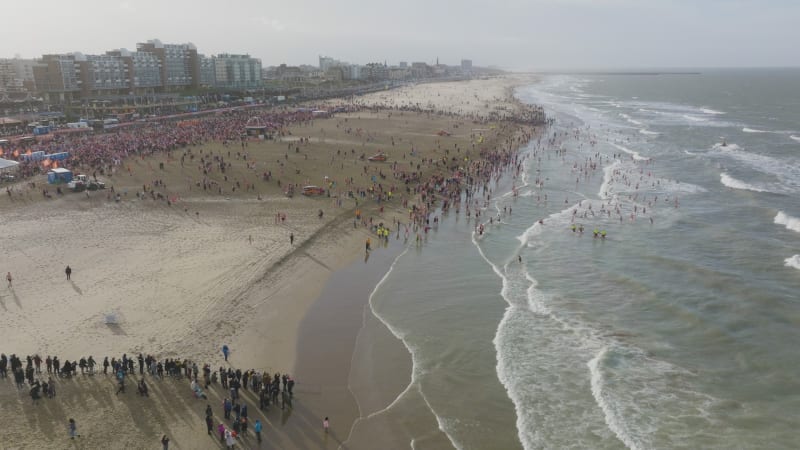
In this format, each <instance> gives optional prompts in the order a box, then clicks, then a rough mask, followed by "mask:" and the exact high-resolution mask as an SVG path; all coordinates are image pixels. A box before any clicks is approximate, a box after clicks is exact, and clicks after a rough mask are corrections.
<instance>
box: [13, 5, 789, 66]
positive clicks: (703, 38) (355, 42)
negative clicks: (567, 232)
mask: <svg viewBox="0 0 800 450" xmlns="http://www.w3.org/2000/svg"><path fill="white" fill-rule="evenodd" d="M3 15H4V17H6V18H8V19H9V20H6V21H5V22H4V24H3V26H2V28H0V57H2V58H12V57H14V56H15V55H19V56H21V57H22V58H39V57H41V56H42V55H43V54H46V53H69V52H82V53H87V54H102V53H103V52H105V51H107V50H109V49H113V48H127V49H129V50H133V49H134V48H132V47H134V46H135V43H136V42H141V41H143V40H148V39H160V40H162V41H164V42H175V43H187V42H191V43H193V44H194V45H196V46H197V48H198V50H199V51H200V52H202V53H204V54H217V53H225V52H235V53H246V54H249V55H251V56H253V57H254V58H259V59H261V61H262V63H263V65H264V66H265V67H266V66H271V65H278V64H281V63H286V64H288V65H300V64H309V65H314V64H316V61H317V58H318V56H319V55H329V56H332V57H334V58H337V59H340V60H343V61H349V62H352V63H356V64H365V63H369V62H383V61H387V62H389V63H390V64H396V63H397V62H399V61H408V62H411V61H424V62H427V63H432V62H434V61H435V59H436V58H437V57H438V58H439V59H440V61H441V62H442V63H444V64H450V65H457V64H458V63H459V61H460V60H461V59H462V58H469V59H472V60H473V61H474V62H475V65H478V66H497V67H500V68H504V69H509V70H547V69H609V68H647V67H764V66H797V65H798V64H800V61H798V59H797V57H796V48H795V43H796V42H800V28H798V27H796V26H795V22H796V19H797V18H798V17H800V4H798V3H797V2H790V1H788V0H765V1H755V0H738V1H722V0H698V1H693V2H690V1H689V0H648V1H633V0H530V1H524V0H505V1H499V2H488V1H485V0H465V1H463V2H459V3H458V4H457V5H454V4H452V3H451V2H444V1H437V0H428V1H422V0H407V1H406V2H404V3H403V4H402V6H400V5H395V4H389V5H386V4H382V3H381V2H375V1H374V0H348V1H345V2H339V3H336V4H331V3H329V2H323V1H321V0H305V1H297V2H291V3H280V4H266V3H263V2H258V1H255V0H240V1H237V2H231V3H226V4H220V3H217V2H214V3H212V2H207V1H203V0H196V1H191V2H190V1H187V0H175V1H170V2H157V1H154V0H139V1H131V0H126V1H110V2H109V1H105V2H100V1H96V0H86V1H82V2H80V3H69V2H60V1H54V0H42V1H40V2H12V3H9V4H8V5H4V6H3Z"/></svg>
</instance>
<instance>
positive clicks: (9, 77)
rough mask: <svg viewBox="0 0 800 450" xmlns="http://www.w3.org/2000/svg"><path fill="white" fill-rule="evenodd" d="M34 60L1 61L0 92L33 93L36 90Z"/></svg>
mask: <svg viewBox="0 0 800 450" xmlns="http://www.w3.org/2000/svg"><path fill="white" fill-rule="evenodd" d="M35 63H36V62H35V61H34V60H32V59H21V58H14V59H0V91H5V92H32V91H35V90H36V81H35V79H34V77H33V66H34V65H35Z"/></svg>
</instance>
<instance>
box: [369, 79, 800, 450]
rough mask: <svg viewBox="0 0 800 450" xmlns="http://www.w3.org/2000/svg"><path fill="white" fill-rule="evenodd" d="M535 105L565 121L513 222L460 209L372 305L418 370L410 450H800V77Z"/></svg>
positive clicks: (398, 415)
mask: <svg viewBox="0 0 800 450" xmlns="http://www.w3.org/2000/svg"><path fill="white" fill-rule="evenodd" d="M516 95H517V96H518V97H519V98H520V99H521V100H522V101H524V102H529V103H536V104H540V105H543V106H544V107H545V109H546V111H547V112H548V114H549V115H550V116H551V117H553V118H554V119H555V124H554V125H553V126H552V127H550V128H548V129H545V130H544V131H543V133H542V136H541V138H540V139H537V140H535V141H534V142H531V143H530V144H529V145H528V146H527V147H526V148H524V149H523V150H522V153H523V154H524V155H525V162H524V167H525V170H524V173H523V174H521V175H520V176H519V177H516V178H514V177H512V176H511V175H509V176H507V177H506V178H505V179H503V180H501V181H500V182H499V183H497V184H496V185H493V186H492V190H491V193H484V196H485V195H487V194H489V195H490V201H489V204H488V207H487V208H486V210H485V212H484V216H483V217H482V218H481V221H482V222H483V221H486V220H488V217H489V216H493V217H494V218H495V219H497V218H499V221H496V220H493V222H494V223H492V224H488V225H487V228H486V232H485V233H484V235H478V234H476V233H475V231H474V230H475V225H476V222H475V218H474V217H473V218H469V219H468V218H466V217H465V209H464V207H462V208H461V213H460V214H456V213H455V211H454V210H451V211H450V212H449V214H446V215H445V216H444V217H443V218H442V219H443V220H442V223H441V225H439V227H438V228H437V229H435V230H433V231H432V233H431V236H430V237H429V238H428V239H427V241H426V242H425V243H424V245H422V246H421V247H415V246H412V247H411V248H409V250H408V251H406V252H405V253H404V254H403V255H402V256H401V257H399V258H398V260H397V261H396V262H395V264H394V266H393V268H392V270H391V272H390V273H389V274H388V275H387V276H386V278H385V279H384V280H383V282H382V283H381V285H380V286H379V287H378V288H377V289H376V291H375V292H374V293H373V295H372V298H371V299H370V306H371V312H372V313H373V314H374V315H375V317H376V318H378V319H379V320H380V321H381V322H382V323H383V324H384V325H385V326H387V327H388V328H389V329H390V330H391V332H392V334H394V335H395V336H396V337H397V338H398V339H400V340H401V341H402V342H403V344H404V345H405V347H406V348H407V349H408V352H409V354H410V355H411V358H412V361H413V369H412V377H411V382H410V384H409V386H408V388H406V390H405V391H403V393H401V394H400V397H399V398H398V399H397V400H396V401H395V403H394V404H393V405H392V406H391V407H389V408H387V409H386V410H385V411H382V412H381V413H380V414H388V415H393V419H392V423H393V425H392V426H394V427H396V428H397V429H399V431H397V430H396V431H397V432H399V433H402V434H403V435H404V436H405V438H406V439H407V440H408V444H409V447H410V448H440V447H442V443H443V442H444V443H447V444H446V445H445V446H452V447H454V448H463V449H489V448H492V449H515V448H525V449H536V448H559V449H560V448H591V449H604V448H612V449H615V448H626V447H627V448H631V449H648V448H691V449H696V448H720V449H722V448H724V449H730V448H753V449H756V448H759V449H760V448H770V449H780V448H797V447H798V445H800V444H798V442H800V426H798V425H800V419H798V414H800V364H798V361H799V360H800V346H798V345H797V343H798V342H800V70H719V71H704V72H703V73H702V74H700V75H647V76H644V75H641V76H636V75H593V76H587V75H576V76H568V75H559V76H556V75H553V76H544V77H542V79H541V80H540V81H539V82H537V83H534V84H532V85H530V86H522V87H520V88H519V89H518V90H517V92H516ZM514 192H516V195H515V194H514ZM540 220H541V221H542V222H541V223H540V222H539V221H540ZM573 225H575V227H576V231H573V230H572V226H573ZM581 225H582V226H583V227H584V229H585V231H584V232H583V233H582V234H581V233H579V232H578V231H577V229H578V227H579V226H581ZM595 229H597V230H598V231H605V232H606V234H607V237H606V238H605V239H601V238H594V237H593V231H594V230H595ZM401 239H402V237H401ZM519 258H521V259H522V262H520V261H519ZM404 417H405V418H409V417H417V419H415V420H410V419H408V420H404V419H403V418H404ZM420 421H422V422H425V423H424V424H420Z"/></svg>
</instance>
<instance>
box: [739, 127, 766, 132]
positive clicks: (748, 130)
mask: <svg viewBox="0 0 800 450" xmlns="http://www.w3.org/2000/svg"><path fill="white" fill-rule="evenodd" d="M742 132H743V133H769V131H766V130H756V129H755V128H747V127H744V128H742Z"/></svg>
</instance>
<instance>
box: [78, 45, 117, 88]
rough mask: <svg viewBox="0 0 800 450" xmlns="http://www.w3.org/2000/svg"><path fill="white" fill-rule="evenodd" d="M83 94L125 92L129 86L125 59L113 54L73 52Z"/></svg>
mask: <svg viewBox="0 0 800 450" xmlns="http://www.w3.org/2000/svg"><path fill="white" fill-rule="evenodd" d="M74 58H75V61H76V62H77V65H78V74H79V77H80V80H81V93H82V95H84V96H92V95H103V94H107V93H112V92H114V93H127V91H128V89H129V88H130V79H129V78H128V67H127V66H126V64H125V61H123V60H122V58H120V57H118V56H113V55H84V54H81V53H75V54H74Z"/></svg>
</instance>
